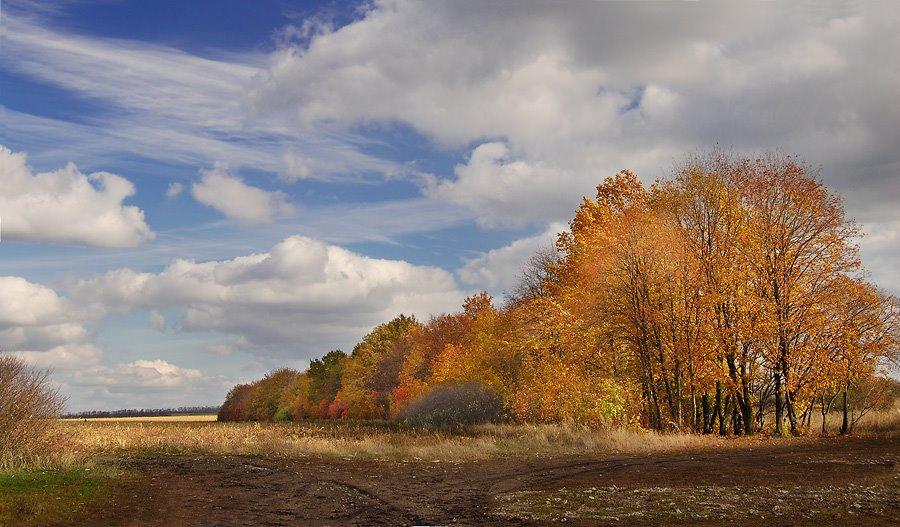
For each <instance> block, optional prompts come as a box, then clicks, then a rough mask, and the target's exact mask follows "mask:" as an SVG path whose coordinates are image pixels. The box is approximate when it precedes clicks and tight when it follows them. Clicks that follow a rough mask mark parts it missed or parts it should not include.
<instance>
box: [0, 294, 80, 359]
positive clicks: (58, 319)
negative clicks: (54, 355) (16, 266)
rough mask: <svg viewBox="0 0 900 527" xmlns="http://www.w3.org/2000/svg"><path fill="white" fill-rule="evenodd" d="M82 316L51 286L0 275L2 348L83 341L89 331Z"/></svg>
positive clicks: (30, 348)
mask: <svg viewBox="0 0 900 527" xmlns="http://www.w3.org/2000/svg"><path fill="white" fill-rule="evenodd" d="M83 320H84V314H83V313H82V312H81V311H80V310H79V309H77V308H76V306H73V305H72V304H71V303H70V302H69V301H68V300H67V299H65V298H63V297H60V296H59V295H58V294H57V293H56V291H54V290H53V289H50V288H49V287H46V286H43V285H40V284H35V283H32V282H29V281H28V280H25V279H24V278H20V277H17V276H2V277H0V346H2V348H3V349H4V350H5V351H44V350H46V349H49V348H52V347H55V346H60V345H64V344H76V343H84V342H86V341H87V340H88V339H89V337H90V335H89V333H88V331H87V330H86V329H85V327H84V326H83V325H82V321H83ZM58 351H59V352H63V351H65V350H58Z"/></svg>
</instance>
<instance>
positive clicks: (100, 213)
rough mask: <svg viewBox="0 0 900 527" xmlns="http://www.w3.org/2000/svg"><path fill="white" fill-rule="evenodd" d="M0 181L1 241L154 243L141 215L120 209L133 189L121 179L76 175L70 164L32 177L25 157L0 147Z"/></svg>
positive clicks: (129, 208)
mask: <svg viewBox="0 0 900 527" xmlns="http://www.w3.org/2000/svg"><path fill="white" fill-rule="evenodd" d="M0 179H2V180H3V185H2V186H0V215H2V221H3V223H2V227H0V228H2V233H0V235H2V236H3V237H4V238H6V239H10V240H23V241H38V242H57V243H69V244H81V245H95V246H103V247H130V246H135V245H139V244H140V243H142V242H145V241H147V240H151V239H153V237H154V234H153V232H152V231H151V230H150V228H149V227H148V226H147V224H146V223H145V222H144V212H143V211H142V210H140V209H139V208H137V207H134V206H126V205H123V202H124V200H125V199H126V198H128V197H130V196H132V195H134V185H132V184H131V182H130V181H128V180H127V179H125V178H123V177H121V176H117V175H115V174H110V173H108V172H95V173H92V174H82V173H81V172H80V171H79V170H78V168H77V167H76V166H75V165H74V164H73V163H69V164H68V165H67V166H66V167H65V168H61V169H59V170H55V171H53V172H41V173H34V172H33V171H32V170H31V168H30V167H29V166H28V164H27V162H26V155H25V153H23V152H13V151H11V150H10V149H8V148H6V147H3V146H0Z"/></svg>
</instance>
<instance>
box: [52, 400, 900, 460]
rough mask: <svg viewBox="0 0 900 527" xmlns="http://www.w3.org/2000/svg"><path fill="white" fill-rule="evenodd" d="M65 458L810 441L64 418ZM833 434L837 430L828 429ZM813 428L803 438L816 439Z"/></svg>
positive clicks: (476, 453) (427, 454)
mask: <svg viewBox="0 0 900 527" xmlns="http://www.w3.org/2000/svg"><path fill="white" fill-rule="evenodd" d="M58 427H59V430H60V433H62V434H64V435H66V436H68V437H70V438H71V441H72V448H71V449H70V455H71V456H72V457H73V458H77V457H78V456H91V455H96V454H109V455H123V454H125V455H127V454H132V453H155V452H160V453H180V454H187V453H190V454H193V453H197V454H220V455H266V456H285V457H304V456H330V457H342V458H349V457H360V458H367V459H384V460H428V461H465V460H478V459H486V458H492V457H502V456H564V455H599V454H651V453H659V452H676V451H686V450H702V449H713V448H715V449H722V448H740V447H745V446H750V445H754V444H759V443H763V442H772V441H788V440H789V441H804V440H807V439H804V438H800V439H771V438H766V437H764V436H757V437H753V438H739V439H735V438H721V437H719V436H715V435H709V436H702V435H696V434H656V433H653V432H646V431H640V430H632V429H616V430H605V431H592V430H587V429H583V428H579V427H575V426H568V425H480V426H475V427H472V428H470V429H468V431H467V432H466V433H459V434H451V433H447V432H435V431H422V430H410V429H403V428H398V427H396V426H393V425H390V424H388V423H383V422H352V421H349V422H348V421H324V422H302V423H233V422H231V423H219V422H204V421H197V420H195V421H189V420H173V419H168V418H163V419H142V420H121V419H120V420H93V421H92V420H88V421H80V420H62V421H59V422H58ZM832 430H836V429H835V428H832ZM898 431H900V412H897V411H896V410H891V411H885V412H872V413H871V414H869V415H867V416H865V417H864V418H863V420H862V421H861V422H860V423H859V424H858V425H857V427H856V430H855V431H854V433H855V434H857V435H872V434H878V435H886V434H888V435H893V434H897V433H898ZM815 432H816V430H815V429H814V430H811V431H810V433H809V436H808V440H815V439H816V438H817V437H818V434H817V433H815Z"/></svg>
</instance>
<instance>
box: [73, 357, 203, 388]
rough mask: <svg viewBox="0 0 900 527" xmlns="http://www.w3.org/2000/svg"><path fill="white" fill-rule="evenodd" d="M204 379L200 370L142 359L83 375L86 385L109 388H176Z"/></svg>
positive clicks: (82, 378) (161, 361) (81, 378)
mask: <svg viewBox="0 0 900 527" xmlns="http://www.w3.org/2000/svg"><path fill="white" fill-rule="evenodd" d="M202 377H203V374H202V373H201V372H200V370H196V369H191V368H182V367H179V366H176V365H174V364H172V363H169V362H167V361H164V360H160V359H156V360H145V359H140V360H136V361H134V362H129V363H126V364H119V365H117V366H114V367H107V368H100V369H95V370H94V371H91V372H86V373H82V374H81V375H80V376H79V379H80V380H81V381H82V382H85V383H88V382H89V383H91V384H95V385H96V384H103V385H107V386H138V387H143V388H158V389H164V388H174V387H177V386H181V385H184V384H187V383H190V382H195V381H197V380H199V379H201V378H202Z"/></svg>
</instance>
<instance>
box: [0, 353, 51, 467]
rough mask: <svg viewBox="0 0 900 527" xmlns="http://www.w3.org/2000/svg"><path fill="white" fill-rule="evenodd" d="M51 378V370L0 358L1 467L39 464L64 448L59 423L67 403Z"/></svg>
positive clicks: (8, 357)
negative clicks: (58, 434)
mask: <svg viewBox="0 0 900 527" xmlns="http://www.w3.org/2000/svg"><path fill="white" fill-rule="evenodd" d="M49 377H50V372H49V371H47V370H36V369H34V368H30V367H28V366H27V365H26V364H25V363H24V362H22V361H21V360H19V359H17V358H15V357H13V356H10V355H4V356H0V467H3V468H8V467H13V466H24V465H29V464H35V463H39V462H40V461H42V460H46V459H48V458H49V457H52V456H53V454H54V452H55V451H56V450H57V448H58V447H59V446H60V445H59V444H58V441H59V437H58V436H57V435H56V434H55V433H54V432H55V431H56V427H55V424H56V421H55V420H56V418H57V417H59V414H60V413H61V412H62V410H63V407H64V406H65V399H64V398H63V397H62V396H61V395H60V394H59V392H58V391H57V390H56V389H55V388H53V387H52V386H51V385H50V381H49Z"/></svg>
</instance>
